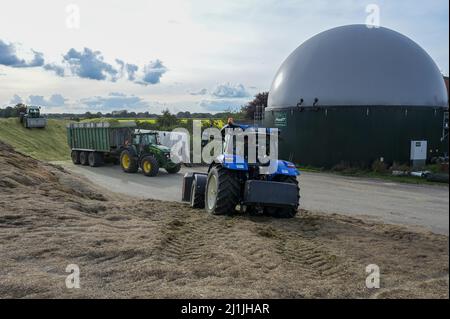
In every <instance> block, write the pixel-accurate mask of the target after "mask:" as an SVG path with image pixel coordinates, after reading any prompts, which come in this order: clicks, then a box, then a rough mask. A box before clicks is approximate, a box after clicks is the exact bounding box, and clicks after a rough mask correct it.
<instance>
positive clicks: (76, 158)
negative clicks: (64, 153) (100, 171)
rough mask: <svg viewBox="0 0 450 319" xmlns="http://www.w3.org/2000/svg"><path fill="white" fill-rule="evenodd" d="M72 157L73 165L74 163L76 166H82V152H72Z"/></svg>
mask: <svg viewBox="0 0 450 319" xmlns="http://www.w3.org/2000/svg"><path fill="white" fill-rule="evenodd" d="M70 157H71V158H72V163H74V164H75V165H79V164H80V152H78V151H72V153H70Z"/></svg>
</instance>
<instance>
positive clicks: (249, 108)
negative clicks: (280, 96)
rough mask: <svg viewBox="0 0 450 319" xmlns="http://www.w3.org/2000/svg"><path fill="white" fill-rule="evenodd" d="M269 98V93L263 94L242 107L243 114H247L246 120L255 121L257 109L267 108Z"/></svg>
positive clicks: (259, 94) (257, 95)
mask: <svg viewBox="0 0 450 319" xmlns="http://www.w3.org/2000/svg"><path fill="white" fill-rule="evenodd" d="M268 97H269V92H261V93H258V94H256V95H255V98H254V99H253V100H252V101H250V102H248V103H247V104H246V105H245V106H243V107H242V110H241V111H242V112H243V113H244V114H245V118H246V119H251V120H253V118H254V116H255V110H256V107H262V108H266V107H267V98H268Z"/></svg>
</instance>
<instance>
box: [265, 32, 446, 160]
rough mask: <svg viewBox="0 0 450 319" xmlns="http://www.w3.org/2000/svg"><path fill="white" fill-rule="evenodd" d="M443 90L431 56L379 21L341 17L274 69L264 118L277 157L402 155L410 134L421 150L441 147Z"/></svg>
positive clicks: (435, 151) (436, 151)
mask: <svg viewBox="0 0 450 319" xmlns="http://www.w3.org/2000/svg"><path fill="white" fill-rule="evenodd" d="M445 113H447V118H448V95H447V89H446V87H445V83H444V79H443V76H442V74H441V73H440V71H439V68H438V67H437V66H436V64H435V63H434V61H433V59H432V58H431V57H430V56H429V55H428V54H427V53H426V52H425V51H424V50H423V49H422V48H421V47H420V46H419V45H418V44H416V43H415V42H414V41H412V40H411V39H409V38H407V37H406V36H404V35H402V34H400V33H398V32H395V31H393V30H390V29H387V28H383V27H380V28H368V27H367V26H366V25H348V26H342V27H337V28H334V29H331V30H328V31H325V32H322V33H320V34H318V35H316V36H314V37H312V38H310V39H309V40H307V41H305V42H304V43H303V44H301V45H300V46H299V47H298V48H297V49H295V50H294V51H293V52H292V53H291V54H290V55H289V56H288V57H287V59H286V60H285V61H284V62H283V64H282V65H281V67H280V68H279V70H278V72H277V73H276V75H275V77H274V80H273V82H272V86H271V89H270V92H269V98H268V106H267V108H266V109H265V120H264V121H265V123H264V125H266V126H271V127H278V128H280V130H281V137H282V138H281V139H280V157H282V158H289V159H292V160H293V161H295V162H296V163H298V164H301V165H312V166H317V167H332V166H334V165H337V164H340V163H346V164H348V165H352V166H362V167H367V166H370V165H371V164H372V163H373V162H374V161H375V160H377V159H383V160H384V161H386V162H387V163H390V164H392V163H394V162H397V163H399V164H400V163H402V164H403V163H408V162H409V160H410V146H411V141H413V140H426V141H427V145H428V149H427V153H428V154H427V155H428V156H427V157H428V158H429V159H431V158H432V157H435V156H442V155H444V154H445V153H447V152H448V138H445V136H446V134H445V128H444V121H445V120H444V118H445Z"/></svg>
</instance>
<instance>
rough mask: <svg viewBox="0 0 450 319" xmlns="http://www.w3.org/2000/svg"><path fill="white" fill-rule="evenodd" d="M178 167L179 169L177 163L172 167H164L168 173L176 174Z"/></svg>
mask: <svg viewBox="0 0 450 319" xmlns="http://www.w3.org/2000/svg"><path fill="white" fill-rule="evenodd" d="M180 169H181V165H180V164H178V165H176V166H174V167H171V168H166V171H167V173H169V174H176V173H178V172H179V171H180Z"/></svg>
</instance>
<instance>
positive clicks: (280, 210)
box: [264, 175, 300, 218]
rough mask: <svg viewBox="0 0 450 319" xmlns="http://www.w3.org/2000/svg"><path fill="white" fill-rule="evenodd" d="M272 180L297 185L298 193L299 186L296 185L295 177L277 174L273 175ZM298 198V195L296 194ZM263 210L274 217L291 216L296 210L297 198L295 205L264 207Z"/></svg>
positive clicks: (298, 191) (293, 215) (298, 190)
mask: <svg viewBox="0 0 450 319" xmlns="http://www.w3.org/2000/svg"><path fill="white" fill-rule="evenodd" d="M274 181H276V182H281V183H289V184H295V185H297V194H299V193H300V188H299V186H298V181H297V177H295V176H289V175H278V176H276V177H275V179H274ZM297 196H298V199H300V195H297ZM264 212H265V213H266V214H268V215H270V216H272V217H275V218H293V217H295V215H297V212H298V200H297V206H295V207H265V208H264Z"/></svg>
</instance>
